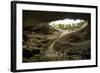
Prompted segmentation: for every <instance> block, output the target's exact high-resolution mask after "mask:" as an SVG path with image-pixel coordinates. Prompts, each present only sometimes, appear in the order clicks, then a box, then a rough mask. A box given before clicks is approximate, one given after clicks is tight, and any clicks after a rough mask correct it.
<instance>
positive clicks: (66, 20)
mask: <svg viewBox="0 0 100 73" xmlns="http://www.w3.org/2000/svg"><path fill="white" fill-rule="evenodd" d="M81 21H83V20H80V19H76V20H74V19H64V20H58V21H53V22H51V23H50V24H49V25H52V24H65V25H67V24H68V25H69V24H73V23H74V24H77V23H80V22H81Z"/></svg>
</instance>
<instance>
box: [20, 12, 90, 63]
mask: <svg viewBox="0 0 100 73" xmlns="http://www.w3.org/2000/svg"><path fill="white" fill-rule="evenodd" d="M90 26H91V23H90V14H84V13H67V12H47V11H28V10H23V41H22V42H23V62H24V63H27V62H48V61H65V60H66V61H67V60H68V61H70V60H87V59H91V32H90V30H91V28H90Z"/></svg>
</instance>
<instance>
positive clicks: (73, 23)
mask: <svg viewBox="0 0 100 73" xmlns="http://www.w3.org/2000/svg"><path fill="white" fill-rule="evenodd" d="M85 22H86V21H85V20H82V19H70V18H66V19H62V20H56V21H51V22H50V23H49V26H50V27H52V28H54V29H57V30H59V31H63V30H75V29H78V28H81V27H82V26H83V25H84V23H85Z"/></svg>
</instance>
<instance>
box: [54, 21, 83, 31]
mask: <svg viewBox="0 0 100 73" xmlns="http://www.w3.org/2000/svg"><path fill="white" fill-rule="evenodd" d="M83 25H84V22H80V23H77V24H75V23H73V24H55V23H53V25H52V26H53V27H55V28H57V29H61V30H75V29H78V28H81V27H82V26H83Z"/></svg>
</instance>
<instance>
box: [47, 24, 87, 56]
mask: <svg viewBox="0 0 100 73" xmlns="http://www.w3.org/2000/svg"><path fill="white" fill-rule="evenodd" d="M86 26H87V23H86V24H84V25H83V27H81V28H79V29H77V30H75V31H69V30H65V31H63V32H62V33H61V35H58V38H57V39H56V40H54V41H53V42H52V44H51V45H50V46H49V47H48V50H47V52H46V55H49V56H54V55H56V54H55V52H54V50H53V49H54V48H53V46H54V44H55V43H56V41H58V40H59V39H60V38H63V37H64V36H67V35H69V34H73V33H75V32H77V31H79V30H81V29H83V28H85V27H86Z"/></svg>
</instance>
